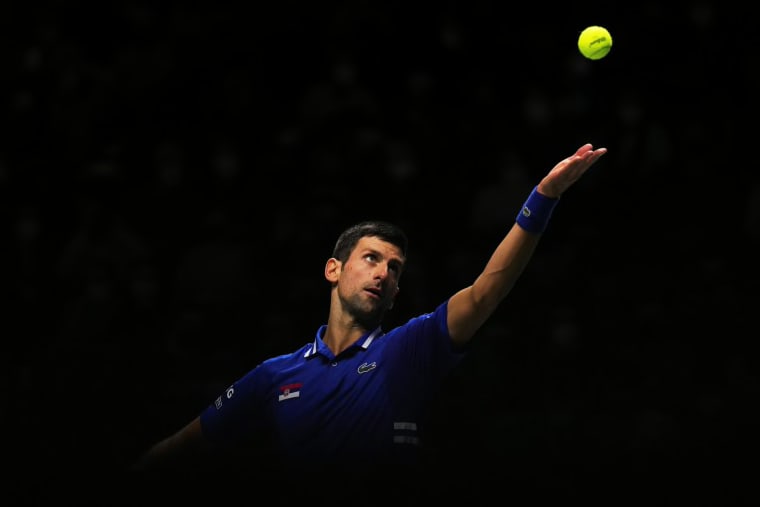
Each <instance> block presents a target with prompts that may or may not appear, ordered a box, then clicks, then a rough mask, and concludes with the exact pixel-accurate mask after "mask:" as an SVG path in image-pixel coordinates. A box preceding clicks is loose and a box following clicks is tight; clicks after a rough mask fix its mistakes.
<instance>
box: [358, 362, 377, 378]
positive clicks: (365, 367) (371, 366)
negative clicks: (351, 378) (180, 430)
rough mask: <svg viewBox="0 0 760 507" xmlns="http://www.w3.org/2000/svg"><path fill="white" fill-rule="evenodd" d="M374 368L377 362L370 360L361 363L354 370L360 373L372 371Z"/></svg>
mask: <svg viewBox="0 0 760 507" xmlns="http://www.w3.org/2000/svg"><path fill="white" fill-rule="evenodd" d="M375 368H377V363H376V362H375V361H372V362H371V363H363V364H361V365H359V367H358V368H357V369H356V372H357V373H358V374H359V375H361V374H362V373H367V372H368V371H372V370H374V369H375Z"/></svg>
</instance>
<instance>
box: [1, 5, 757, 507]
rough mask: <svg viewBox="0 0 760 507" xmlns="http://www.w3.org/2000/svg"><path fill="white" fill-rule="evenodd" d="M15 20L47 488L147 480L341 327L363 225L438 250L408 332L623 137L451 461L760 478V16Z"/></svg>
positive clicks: (441, 427)
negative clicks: (128, 472) (264, 366)
mask: <svg viewBox="0 0 760 507" xmlns="http://www.w3.org/2000/svg"><path fill="white" fill-rule="evenodd" d="M0 17H2V38H3V44H2V47H1V48H0V57H1V58H2V60H1V61H2V65H3V72H2V79H1V80H0V82H1V83H2V85H1V86H2V103H1V104H2V114H1V115H0V118H1V120H0V121H2V124H3V135H2V138H0V139H1V142H0V203H1V205H2V209H3V213H2V215H1V218H2V226H3V228H2V233H3V235H4V236H3V238H4V239H3V248H2V254H0V255H2V264H1V266H2V288H3V293H4V296H5V298H6V301H5V302H4V304H3V309H4V313H5V316H4V318H3V324H4V326H3V331H2V338H3V340H2V343H3V348H4V350H5V352H4V353H3V357H4V358H5V361H4V362H6V363H7V367H6V368H5V371H6V372H7V375H8V382H7V383H6V385H7V386H9V389H8V394H7V396H6V399H5V403H4V408H3V417H2V419H3V422H4V425H5V426H6V428H7V429H6V436H7V438H8V439H9V440H10V449H11V451H13V452H12V453H9V454H8V459H9V460H10V462H9V465H11V468H12V470H14V471H17V472H19V474H18V476H19V480H18V481H16V482H15V484H16V486H17V487H16V488H14V492H13V493H12V498H13V499H14V500H15V501H16V504H19V505H22V504H29V505H31V504H33V503H40V504H49V503H54V500H55V499H56V495H58V494H59V493H60V491H61V488H64V489H66V488H76V487H78V486H72V484H80V482H79V481H81V480H85V481H87V482H89V481H90V478H91V477H95V476H97V473H98V472H103V471H113V472H114V473H118V471H119V470H121V469H122V468H123V467H124V466H126V465H127V464H128V463H131V461H132V460H133V459H134V458H135V457H136V456H137V455H139V454H140V453H141V452H143V451H144V450H145V449H146V448H147V446H148V445H149V444H151V443H153V442H154V441H156V440H158V439H159V438H162V437H164V436H166V435H167V434H169V433H171V432H173V431H175V430H176V429H178V428H179V427H180V426H182V425H184V424H185V423H186V422H187V421H189V420H190V419H191V418H192V417H193V416H195V415H196V414H197V413H199V412H200V411H201V410H202V409H203V408H205V406H206V405H207V404H208V403H209V402H210V401H211V400H213V399H214V398H215V397H216V396H217V395H218V393H219V392H220V391H221V390H222V389H224V388H225V387H226V386H228V385H229V384H231V383H232V381H234V380H235V379H237V378H238V377H239V376H240V375H242V374H243V373H244V372H246V371H248V370H249V369H250V368H252V367H253V366H255V365H256V364H258V363H259V362H260V361H262V360H263V359H265V358H268V357H270V356H273V355H276V354H281V353H286V352H290V351H292V350H294V349H296V348H298V347H300V346H301V345H302V344H304V343H306V342H309V341H311V340H312V339H313V336H314V333H315V331H316V329H317V327H318V326H319V325H321V324H322V323H324V322H325V320H326V317H327V310H328V301H329V292H328V290H329V288H328V285H327V283H326V282H325V281H324V278H323V276H322V271H323V267H324V262H325V260H326V259H327V258H328V257H329V255H330V253H331V249H332V246H333V243H334V241H335V239H336V238H337V236H338V234H339V233H340V231H342V230H343V229H344V228H345V227H346V226H348V225H350V224H352V223H353V222H355V221H358V220H361V219H368V218H378V219H386V220H390V221H394V222H397V223H399V224H400V225H402V226H403V227H404V228H405V229H406V231H407V233H408V235H409V237H410V240H411V246H410V248H411V250H410V264H409V269H408V271H407V272H406V274H405V275H404V280H403V281H402V284H401V286H402V290H401V293H400V295H399V300H398V303H397V305H396V307H395V308H394V309H393V311H392V313H391V314H390V315H389V317H388V321H387V322H386V327H392V326H395V325H398V324H400V323H402V322H404V321H405V320H406V319H408V318H410V317H412V316H415V315H417V314H420V313H423V312H427V311H430V310H432V309H433V308H434V307H435V306H436V305H437V304H438V303H440V302H441V301H442V300H443V299H444V298H446V297H448V296H449V295H450V294H452V293H453V292H454V291H456V290H458V289H459V288H461V287H462V286H464V285H465V284H469V283H470V282H471V281H472V280H473V279H474V277H475V276H477V274H478V273H479V272H480V270H481V269H482V267H483V266H484V264H485V262H486V261H487V260H488V257H489V255H490V253H491V251H492V250H493V248H494V247H495V246H496V245H497V244H498V242H499V241H500V239H501V238H502V237H503V235H504V234H505V233H506V232H507V230H508V229H509V227H510V226H511V224H512V223H513V221H514V217H515V216H516V213H517V211H518V209H519V207H520V205H521V204H522V202H523V201H524V199H525V198H526V197H527V195H528V193H529V192H530V190H531V188H532V187H533V186H534V185H535V184H536V183H537V182H538V179H539V178H540V177H541V176H543V175H544V174H545V173H546V172H547V171H548V170H549V169H550V168H551V167H552V166H553V165H554V164H555V163H556V162H558V161H559V160H561V159H563V158H565V157H566V156H568V155H570V154H572V153H573V152H574V151H575V150H576V149H577V147H578V146H580V145H581V144H583V143H585V142H591V143H593V144H594V145H595V146H597V147H601V146H605V147H607V148H608V149H609V153H608V154H607V155H606V156H605V157H604V158H602V159H601V160H600V162H599V163H598V164H597V165H595V166H594V167H593V168H592V170H591V171H590V173H588V174H587V175H586V176H585V177H584V178H583V179H582V180H581V181H580V182H579V183H578V184H577V185H576V186H575V187H573V188H572V190H571V191H570V192H568V193H567V194H566V195H565V196H563V198H562V201H561V202H560V204H559V206H558V208H557V209H556V211H555V214H554V218H553V220H552V222H551V224H550V226H549V229H548V230H547V232H546V233H545V236H544V238H543V241H542V243H541V245H540V247H539V250H538V251H537V252H536V255H535V257H534V259H533V261H532V263H531V265H530V266H529V268H528V269H527V271H526V272H525V274H524V275H523V277H522V278H521V280H520V282H519V283H518V285H517V287H515V289H514V290H513V292H512V293H511V294H510V295H509V297H508V298H507V300H506V301H505V302H504V303H503V304H502V306H501V307H500V308H499V310H498V311H497V312H496V314H495V315H494V316H493V318H492V319H491V320H490V321H489V322H488V323H487V324H486V325H485V326H484V327H483V328H482V330H481V331H480V333H479V336H478V338H477V340H476V341H475V343H474V346H473V349H472V352H471V353H470V355H469V356H468V358H467V359H466V361H465V363H464V364H463V365H462V366H461V368H460V369H458V370H457V371H456V372H455V374H454V375H453V376H452V378H451V379H450V381H449V382H448V383H447V385H446V386H444V390H443V392H442V393H441V397H440V400H439V402H438V404H437V405H436V407H435V410H434V411H435V414H433V415H434V417H433V421H432V426H431V430H432V434H431V435H430V441H429V443H428V452H429V455H430V457H431V462H438V463H447V464H448V463H457V464H461V463H467V466H468V467H473V466H474V467H476V468H479V467H480V466H482V467H483V468H486V465H487V468H488V470H489V471H490V472H491V473H493V474H495V475H499V479H498V480H497V481H496V482H494V483H489V484H493V488H494V490H496V489H497V488H523V489H525V490H532V489H536V490H550V491H557V492H559V493H560V494H561V495H565V496H567V497H571V496H573V495H576V496H577V495H581V494H582V492H583V491H585V490H586V489H588V488H591V487H593V486H591V485H593V484H595V483H597V482H599V483H605V482H609V481H610V480H612V481H613V482H614V483H616V484H617V483H618V481H619V483H620V485H621V489H619V490H618V491H619V492H621V493H620V494H621V495H625V494H627V493H626V491H629V492H630V491H632V490H637V491H639V492H642V491H644V492H650V491H651V492H652V494H653V495H655V496H656V495H659V496H658V497H657V498H660V499H662V498H664V497H663V495H662V493H657V494H655V493H654V492H656V491H657V492H662V491H663V486H665V487H666V488H665V489H666V490H667V491H668V492H670V494H672V495H674V496H676V497H678V496H679V495H683V494H686V493H691V494H693V496H694V497H699V496H700V495H702V494H703V493H706V492H709V493H710V494H714V495H715V496H716V497H719V498H723V499H726V500H727V501H728V500H730V501H732V502H733V501H736V502H739V501H743V500H746V499H747V498H748V496H751V497H752V498H755V497H754V492H753V491H752V489H753V488H752V487H750V486H751V478H752V477H755V475H754V474H755V473H756V472H757V468H756V461H755V452H756V451H757V450H758V447H757V441H756V440H757V439H756V436H755V432H756V428H757V424H758V422H760V418H758V417H757V416H755V414H754V413H755V411H756V409H755V405H756V403H757V400H758V396H759V395H760V378H759V376H758V367H759V366H760V365H759V364H758V359H757V352H758V346H757V345H756V341H757V339H758V332H757V329H756V328H755V327H754V324H755V322H756V313H755V312H756V309H757V302H758V297H757V282H758V263H757V259H758V246H760V177H758V167H757V161H756V154H755V153H753V152H751V151H750V150H752V149H753V148H755V147H756V146H757V142H756V137H757V136H756V133H757V129H756V127H755V125H756V115H754V113H753V111H756V105H757V104H756V96H757V89H758V84H760V83H759V82H758V81H759V80H758V71H759V70H760V69H759V66H758V59H757V37H756V27H755V26H754V23H753V22H752V21H751V16H750V15H749V13H747V12H742V10H741V9H737V8H736V7H735V6H731V5H730V3H729V2H717V1H695V2H691V3H684V4H683V5H678V6H664V5H661V2H653V1H643V2H636V3H630V4H622V5H614V4H609V3H603V4H599V5H596V4H592V5H589V4H587V3H584V4H583V5H582V6H578V5H572V4H569V3H564V4H562V5H555V6H551V7H549V6H548V5H544V4H539V3H536V4H535V5H521V6H520V9H517V10H515V9H514V8H512V7H509V8H508V7H507V6H506V4H501V3H500V2H484V1H474V2H460V1H448V2H437V3H433V2H430V3H415V4H410V3H404V2H379V1H373V0H363V1H357V2H327V3H324V2H297V1H284V2H276V3H274V4H272V3H266V4H265V5H262V6H259V5H257V6H254V5H245V6H233V4H229V5H228V4H215V3H208V2H201V3H192V4H185V3H182V2H163V1H159V2H141V1H137V0H126V1H117V2H78V1H74V2H60V1H45V2H38V3H36V4H35V3H32V4H24V5H20V4H17V5H6V6H4V7H3V8H2V15H0ZM594 24H598V25H603V26H605V27H607V28H608V29H609V30H610V32H611V34H612V37H613V48H612V51H611V52H610V54H609V55H608V56H607V57H606V58H604V59H602V60H598V61H591V60H586V59H584V58H583V57H582V56H581V55H580V54H579V53H578V50H577V46H576V41H577V37H578V34H579V33H580V31H581V30H582V29H583V28H585V27H586V26H589V25H594ZM747 460H749V461H747ZM745 463H746V464H745ZM502 471H503V472H504V473H503V475H502V474H501V472H502ZM72 473H73V474H74V475H77V477H78V481H75V482H69V481H68V480H67V479H68V477H69V476H70V475H71V474H72ZM91 474H95V475H91ZM83 478H84V479H83ZM505 481H506V482H505ZM650 505H651V503H650Z"/></svg>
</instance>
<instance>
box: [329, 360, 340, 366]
mask: <svg viewBox="0 0 760 507" xmlns="http://www.w3.org/2000/svg"><path fill="white" fill-rule="evenodd" d="M330 366H338V361H333V362H332V363H330Z"/></svg>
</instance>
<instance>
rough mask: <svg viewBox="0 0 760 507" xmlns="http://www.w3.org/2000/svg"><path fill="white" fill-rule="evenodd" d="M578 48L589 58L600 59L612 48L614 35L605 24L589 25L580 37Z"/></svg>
mask: <svg viewBox="0 0 760 507" xmlns="http://www.w3.org/2000/svg"><path fill="white" fill-rule="evenodd" d="M578 49H579V50H580V52H581V54H582V55H583V56H585V57H586V58H588V59H589V60H599V59H600V58H604V57H605V56H607V53H609V52H610V49H612V35H610V32H608V31H607V29H606V28H604V27H603V26H589V27H588V28H586V29H585V30H583V31H582V32H581V34H580V36H579V37H578Z"/></svg>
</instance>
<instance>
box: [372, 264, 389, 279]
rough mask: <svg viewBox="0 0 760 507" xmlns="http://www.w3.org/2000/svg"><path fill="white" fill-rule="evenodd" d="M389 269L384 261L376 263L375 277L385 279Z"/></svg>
mask: <svg viewBox="0 0 760 507" xmlns="http://www.w3.org/2000/svg"><path fill="white" fill-rule="evenodd" d="M389 272H390V270H389V269H388V264H387V263H385V262H381V263H380V264H378V265H377V268H376V269H375V278H376V279H379V280H385V279H386V278H388V273H389Z"/></svg>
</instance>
